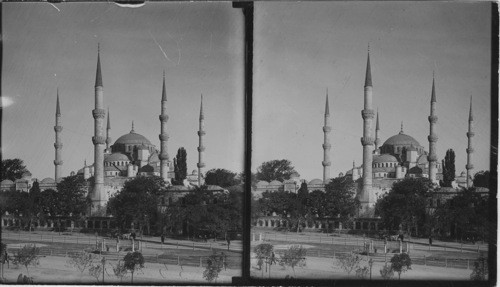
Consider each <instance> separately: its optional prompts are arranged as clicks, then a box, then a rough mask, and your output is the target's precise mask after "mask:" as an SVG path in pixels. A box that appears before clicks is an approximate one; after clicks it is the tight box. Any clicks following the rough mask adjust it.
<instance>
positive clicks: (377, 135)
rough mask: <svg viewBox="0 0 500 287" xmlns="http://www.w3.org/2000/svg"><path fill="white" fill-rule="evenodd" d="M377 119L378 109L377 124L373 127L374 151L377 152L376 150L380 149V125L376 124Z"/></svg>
mask: <svg viewBox="0 0 500 287" xmlns="http://www.w3.org/2000/svg"><path fill="white" fill-rule="evenodd" d="M378 119H379V116H378V109H377V124H376V127H375V151H378V149H379V147H380V125H379V123H378Z"/></svg>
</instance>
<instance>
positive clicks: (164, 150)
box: [158, 71, 170, 182]
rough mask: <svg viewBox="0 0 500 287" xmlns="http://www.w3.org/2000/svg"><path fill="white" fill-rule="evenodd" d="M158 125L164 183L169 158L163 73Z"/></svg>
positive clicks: (166, 177)
mask: <svg viewBox="0 0 500 287" xmlns="http://www.w3.org/2000/svg"><path fill="white" fill-rule="evenodd" d="M159 118H160V124H161V130H160V135H159V138H160V154H159V156H158V157H159V158H160V176H161V178H163V180H164V181H166V182H170V181H169V178H168V161H169V159H170V158H169V156H168V147H167V143H168V133H167V121H168V115H167V91H166V89H165V71H163V88H162V92H161V114H160V117H159Z"/></svg>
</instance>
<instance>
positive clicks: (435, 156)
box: [427, 154, 437, 162]
mask: <svg viewBox="0 0 500 287" xmlns="http://www.w3.org/2000/svg"><path fill="white" fill-rule="evenodd" d="M427 160H428V161H429V162H436V161H437V155H435V154H430V155H428V156H427Z"/></svg>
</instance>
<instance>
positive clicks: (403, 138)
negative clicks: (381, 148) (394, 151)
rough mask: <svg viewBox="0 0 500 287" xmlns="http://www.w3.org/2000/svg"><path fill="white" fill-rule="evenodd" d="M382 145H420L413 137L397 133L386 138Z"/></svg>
mask: <svg viewBox="0 0 500 287" xmlns="http://www.w3.org/2000/svg"><path fill="white" fill-rule="evenodd" d="M383 145H404V146H412V145H413V146H415V147H417V146H418V147H419V146H420V143H418V141H417V140H416V139H414V138H413V137H411V136H409V135H406V134H404V133H399V134H397V135H394V136H392V137H390V138H388V139H387V140H386V141H385V142H384V144H383Z"/></svg>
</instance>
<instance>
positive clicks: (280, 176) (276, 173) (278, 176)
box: [256, 159, 298, 182]
mask: <svg viewBox="0 0 500 287" xmlns="http://www.w3.org/2000/svg"><path fill="white" fill-rule="evenodd" d="M294 173H295V174H297V175H298V173H297V171H295V168H294V167H293V166H292V163H291V162H290V161H289V160H286V159H281V160H278V159H276V160H271V161H266V162H263V163H262V164H261V165H260V166H259V167H258V168H257V174H256V176H257V180H265V181H269V182H270V181H273V180H279V181H281V182H283V181H284V180H287V179H290V176H291V175H292V174H294Z"/></svg>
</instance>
